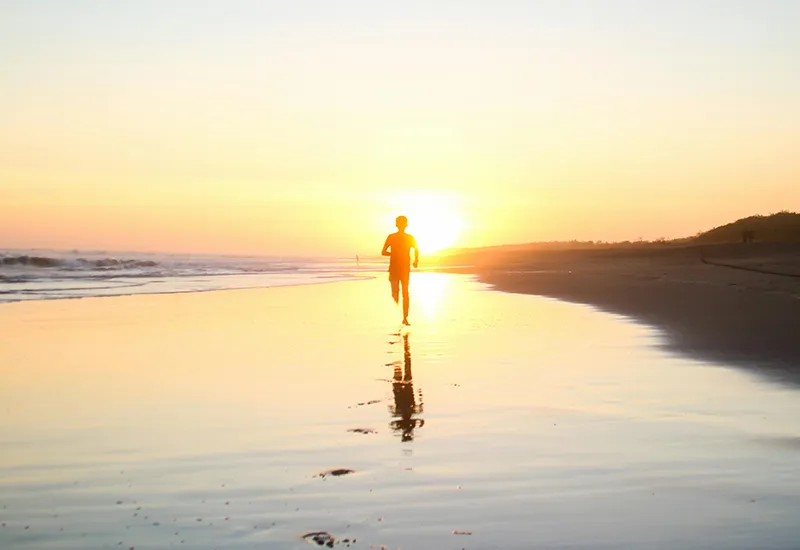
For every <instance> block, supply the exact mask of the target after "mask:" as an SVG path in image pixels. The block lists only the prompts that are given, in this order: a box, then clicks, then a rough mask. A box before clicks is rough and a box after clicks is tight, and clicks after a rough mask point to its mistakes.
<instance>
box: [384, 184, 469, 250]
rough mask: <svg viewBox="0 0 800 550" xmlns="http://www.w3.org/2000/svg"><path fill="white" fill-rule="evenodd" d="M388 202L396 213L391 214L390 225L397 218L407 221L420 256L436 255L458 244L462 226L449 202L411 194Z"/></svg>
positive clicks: (428, 195) (436, 197)
mask: <svg viewBox="0 0 800 550" xmlns="http://www.w3.org/2000/svg"><path fill="white" fill-rule="evenodd" d="M448 199H451V200H448ZM391 202H392V205H393V208H395V209H396V210H395V212H396V214H391V224H392V225H393V224H394V217H395V216H397V215H401V214H402V215H404V216H406V217H408V232H409V233H411V234H412V235H414V237H416V239H417V243H418V244H419V248H420V253H421V254H435V253H437V252H440V251H442V250H444V249H445V248H450V247H452V246H455V245H456V244H458V239H459V237H460V236H461V232H462V231H463V229H464V222H463V219H462V218H461V216H460V213H459V212H458V210H457V208H456V206H455V202H456V201H455V200H452V198H450V197H446V196H443V195H437V194H432V193H414V194H410V195H404V196H401V197H395V198H393V200H392V201H391Z"/></svg>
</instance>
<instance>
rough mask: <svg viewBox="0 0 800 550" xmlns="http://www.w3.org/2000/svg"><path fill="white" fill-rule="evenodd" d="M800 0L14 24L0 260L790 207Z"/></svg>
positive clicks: (270, 8) (799, 198) (339, 247)
mask: <svg viewBox="0 0 800 550" xmlns="http://www.w3.org/2000/svg"><path fill="white" fill-rule="evenodd" d="M798 22H800V4H798V3H795V2H791V1H789V0H784V1H779V0H773V1H766V2H739V3H737V4H736V5H731V4H729V3H726V2H722V1H705V2H686V1H681V2H673V3H669V4H663V3H655V2H634V1H630V0H621V1H618V2H613V3H609V4H606V5H602V6H601V5H598V4H595V3H591V2H586V1H584V2H579V1H572V2H554V1H553V2H548V1H545V2H539V3H535V4H534V3H531V4H527V3H521V2H498V3H493V4H492V5H491V6H488V5H485V4H482V3H479V2H450V1H443V2H440V3H437V4H436V5H435V6H434V5H430V4H429V3H424V2H406V3H403V4H402V5H397V4H391V3H378V2H366V1H350V2H339V3H336V4H335V5H334V4H328V3H317V2H291V3H289V2H256V1H233V2H228V3H224V4H223V3H216V4H207V5H204V6H199V5H197V4H196V3H193V2H189V1H165V2H155V1H142V2H135V3H134V2H127V3H113V4H110V3H104V2H99V1H76V2H72V3H70V4H69V5H67V4H61V3H56V2H48V1H44V0H38V1H28V2H23V1H13V0H12V1H11V2H6V3H4V4H3V5H2V6H0V48H1V49H2V51H3V52H4V53H3V54H2V63H0V120H2V121H3V123H2V124H0V247H2V248H16V249H30V248H47V249H62V250H70V249H94V250H132V251H134V250H135V251H152V252H173V253H209V254H253V255H269V254H275V255H295V256H349V255H353V254H362V255H372V254H373V252H374V251H376V250H380V246H381V244H382V242H383V238H384V236H385V235H386V233H388V232H390V231H392V229H393V219H394V216H396V215H398V214H405V215H407V216H409V218H410V225H409V232H411V233H413V234H415V235H416V236H417V237H418V239H419V241H420V245H421V247H422V249H423V252H424V251H425V249H426V248H428V250H431V251H432V250H435V249H438V248H443V247H447V246H455V247H480V246H488V245H500V244H513V243H527V242H536V241H540V242H541V241H569V240H582V241H585V240H602V241H624V240H636V239H638V238H642V239H645V240H653V239H657V238H660V237H665V238H680V237H687V236H691V235H693V234H695V233H697V232H699V231H704V230H708V229H711V228H713V227H715V226H718V225H721V224H725V223H728V222H731V221H734V220H736V219H739V218H742V217H746V216H749V215H753V214H769V213H772V212H777V211H780V210H800V185H798V181H800V139H799V138H800V130H798V129H799V128H800V101H799V100H798V99H797V98H798V97H800V73H798V72H797V71H796V70H795V65H796V60H797V59H798V56H800V34H798V33H797V32H796V28H797V24H798Z"/></svg>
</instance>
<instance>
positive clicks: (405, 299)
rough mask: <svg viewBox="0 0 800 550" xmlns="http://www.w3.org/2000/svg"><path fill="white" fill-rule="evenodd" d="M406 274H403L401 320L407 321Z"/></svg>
mask: <svg viewBox="0 0 800 550" xmlns="http://www.w3.org/2000/svg"><path fill="white" fill-rule="evenodd" d="M408 278H409V277H408V275H405V276H403V279H402V285H403V321H408Z"/></svg>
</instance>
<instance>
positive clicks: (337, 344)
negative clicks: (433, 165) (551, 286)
mask: <svg viewBox="0 0 800 550" xmlns="http://www.w3.org/2000/svg"><path fill="white" fill-rule="evenodd" d="M509 281H511V279H509ZM509 284H510V282H509ZM665 284H666V283H665ZM412 285H413V286H412V292H413V299H414V303H413V304H412V313H411V318H412V321H413V326H412V327H411V328H410V329H403V330H401V329H400V327H399V323H398V321H399V317H398V311H397V310H396V309H395V308H394V305H393V304H392V303H391V299H390V298H389V297H388V283H386V281H385V280H383V278H379V279H374V280H366V281H351V282H340V283H334V284H324V285H314V286H299V287H284V288H271V289H261V290H233V291H219V292H207V293H198V294H178V295H150V296H131V297H115V298H90V299H80V300H56V301H36V302H28V303H12V304H5V305H3V306H2V307H0V369H2V373H1V374H2V377H3V380H4V382H3V384H2V387H1V388H0V399H1V400H2V403H3V408H2V415H1V416H0V522H1V523H2V527H0V547H2V548H4V549H5V548H8V549H46V548H51V549H66V548H86V549H88V548H120V547H121V548H135V549H145V548H146V549H162V548H171V547H175V548H192V549H213V548H277V549H295V548H306V547H308V545H309V544H312V545H313V546H317V545H318V544H319V543H322V544H323V545H326V544H328V543H330V544H332V545H333V546H335V547H342V548H344V547H353V548H392V549H395V548H452V549H460V548H473V549H478V548H497V549H500V548H503V549H509V548H511V549H516V548H518V549H529V548H576V549H577V548H586V549H589V548H591V549H603V548H607V549H612V548H613V549H618V548H643V547H647V548H664V549H671V548H678V547H680V548H720V549H722V548H725V549H730V548H741V549H745V548H763V549H788V548H794V547H795V545H796V541H797V540H798V538H799V537H800V531H799V530H798V527H797V523H796V518H797V517H798V515H800V467H798V463H797V448H798V447H797V446H798V437H799V436H798V434H800V420H799V419H800V399H798V397H799V396H800V394H798V392H797V390H796V389H794V387H793V386H792V385H785V384H779V383H775V381H774V380H767V379H764V378H762V377H759V376H753V375H752V374H751V373H747V372H744V371H742V370H740V369H730V368H721V367H725V366H726V365H725V364H724V363H720V362H717V363H706V362H702V361H698V360H690V359H685V358H681V357H678V356H676V355H675V354H671V353H664V351H663V346H664V344H665V343H666V342H671V341H672V340H668V339H666V337H665V335H664V334H663V333H662V332H660V331H658V330H656V329H653V328H651V327H648V326H644V325H640V324H637V323H635V322H632V321H630V320H629V319H625V318H622V317H619V316H614V315H608V314H605V313H601V312H598V311H596V310H595V309H593V308H590V307H586V306H583V305H577V304H570V303H565V302H560V301H557V300H553V299H549V298H544V297H539V296H522V295H518V294H512V293H503V292H496V291H492V290H490V287H488V286H487V285H485V284H482V283H479V282H476V281H475V280H473V278H472V277H470V276H464V275H445V274H436V273H427V274H415V276H414V279H413V281H412ZM671 345H672V344H671ZM315 533H316V534H315ZM304 536H307V537H306V538H304ZM328 537H329V538H328ZM315 539H316V541H315Z"/></svg>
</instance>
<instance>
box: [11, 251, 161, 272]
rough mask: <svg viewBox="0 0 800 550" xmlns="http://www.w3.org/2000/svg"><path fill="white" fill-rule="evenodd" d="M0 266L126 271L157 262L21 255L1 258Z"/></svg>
mask: <svg viewBox="0 0 800 550" xmlns="http://www.w3.org/2000/svg"><path fill="white" fill-rule="evenodd" d="M0 264H2V265H6V266H25V267H41V268H72V269H76V268H77V269H80V268H84V269H85V268H89V269H98V268H100V269H109V268H111V269H128V268H141V267H157V266H158V262H156V261H153V260H136V259H118V258H100V259H96V260H88V259H86V258H75V259H65V258H53V257H50V256H29V255H27V254H22V255H19V256H2V257H0Z"/></svg>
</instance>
